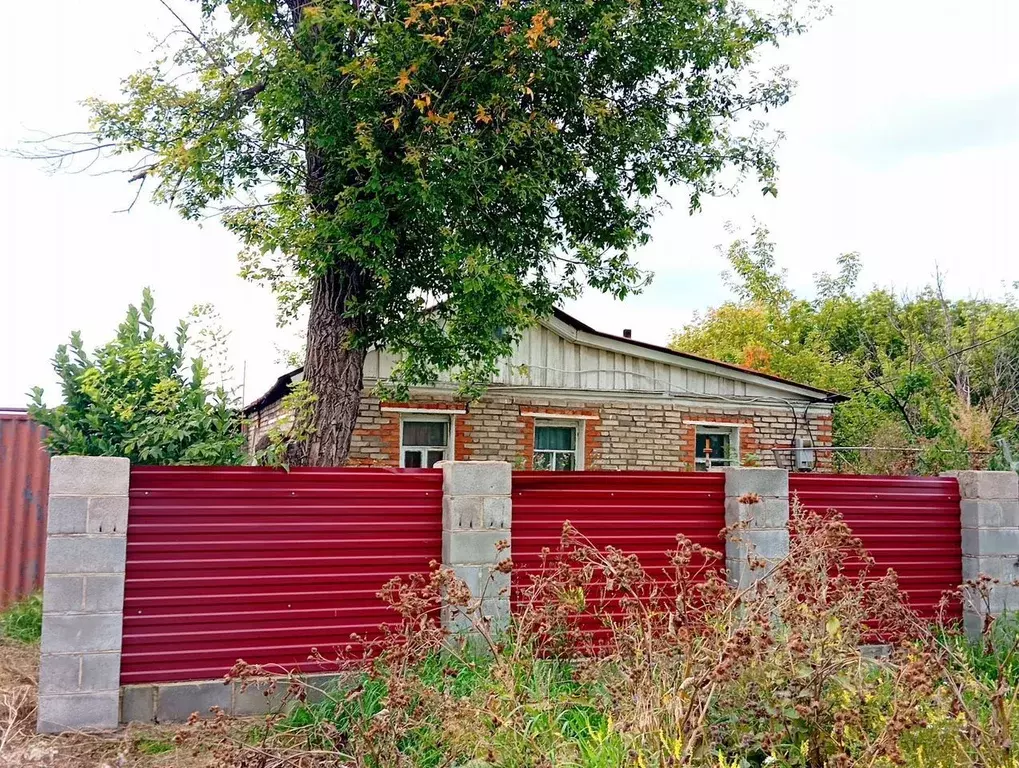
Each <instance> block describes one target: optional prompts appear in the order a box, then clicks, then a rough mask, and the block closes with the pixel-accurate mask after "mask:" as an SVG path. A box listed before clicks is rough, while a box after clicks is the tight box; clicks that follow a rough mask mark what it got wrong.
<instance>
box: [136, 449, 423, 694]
mask: <svg viewBox="0 0 1019 768" xmlns="http://www.w3.org/2000/svg"><path fill="white" fill-rule="evenodd" d="M130 495H131V509H130V517H129V521H128V531H127V573H126V585H125V596H124V641H123V658H122V662H121V683H122V684H124V685H127V684H131V683H143V682H173V681H177V680H199V679H210V678H216V677H220V676H222V675H223V674H224V673H225V672H226V671H227V670H228V669H229V668H230V667H231V666H232V665H233V664H234V662H235V661H237V660H238V659H244V660H245V661H247V662H249V663H258V664H272V665H281V666H282V667H285V668H287V669H295V668H299V669H302V670H304V671H321V670H323V669H324V667H323V666H322V665H320V664H318V663H316V662H313V661H310V660H309V659H308V656H309V654H310V653H311V651H312V649H313V648H317V649H318V651H319V652H321V653H322V654H323V655H324V656H326V657H327V658H328V657H330V656H332V657H335V656H336V654H337V649H340V650H342V649H344V648H346V647H347V645H348V644H349V642H350V636H351V634H352V633H358V634H360V635H362V636H364V637H365V638H366V639H368V638H372V637H376V636H377V635H378V626H379V625H380V624H381V623H383V622H387V621H392V620H395V619H396V615H395V614H394V613H393V612H392V611H391V610H390V609H389V608H388V607H387V606H386V605H385V604H384V603H383V602H382V601H381V600H380V599H379V598H378V597H377V593H378V591H379V589H380V587H382V585H383V584H384V583H385V582H386V581H388V580H389V579H391V578H392V577H393V576H401V575H408V574H411V573H417V572H424V571H427V570H429V563H430V562H431V561H432V560H439V559H440V558H441V554H442V552H441V550H442V473H441V472H440V471H438V470H390V469H295V470H293V471H291V472H289V473H287V472H283V471H277V470H272V469H266V468H258V467H243V468H189V467H168V468H167V467H135V468H132V471H131V490H130ZM360 649H361V646H360V645H359V644H353V645H352V646H351V649H350V652H352V653H359V652H360Z"/></svg>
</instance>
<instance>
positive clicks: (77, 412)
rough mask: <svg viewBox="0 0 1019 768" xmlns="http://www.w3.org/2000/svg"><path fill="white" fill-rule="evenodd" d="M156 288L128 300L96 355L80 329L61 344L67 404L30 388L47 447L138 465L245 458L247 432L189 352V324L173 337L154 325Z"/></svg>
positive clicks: (58, 366) (56, 363)
mask: <svg viewBox="0 0 1019 768" xmlns="http://www.w3.org/2000/svg"><path fill="white" fill-rule="evenodd" d="M153 312H154V303H153V300H152V293H151V292H150V291H149V289H147V288H146V289H145V291H144V293H143V297H142V304H141V309H140V310H139V309H138V308H137V307H135V306H133V305H132V306H130V307H128V310H127V317H126V318H125V319H124V322H123V323H121V324H120V326H119V327H118V328H117V336H116V338H115V339H114V340H113V341H111V342H109V343H108V344H105V345H103V346H101V347H99V348H97V349H96V350H95V351H93V352H92V353H91V354H89V353H88V352H87V351H86V350H85V347H84V344H83V342H82V340H81V336H80V335H79V334H78V333H77V332H74V333H73V334H71V343H70V346H69V347H68V345H67V344H61V345H60V346H59V347H58V348H57V353H56V356H55V357H54V359H53V369H54V370H55V371H56V372H57V375H58V376H59V378H60V382H61V391H62V395H63V403H61V404H60V405H58V406H56V407H54V408H48V407H46V406H45V405H44V404H43V391H42V390H41V389H40V388H39V387H36V388H35V389H34V390H33V391H32V402H31V403H30V405H29V413H30V415H31V416H32V418H33V419H35V420H36V421H37V422H38V423H40V424H42V425H43V426H45V427H46V428H47V430H48V432H47V436H46V447H47V449H48V450H49V451H50V453H53V454H58V455H63V454H69V455H76V456H126V457H127V458H129V459H131V462H132V463H133V464H162V465H167V464H242V463H243V462H244V461H245V452H244V446H245V437H244V435H243V434H242V432H241V420H240V417H239V415H238V414H237V413H236V411H235V410H234V409H233V408H231V407H230V405H229V403H228V397H227V395H226V393H225V392H224V391H223V390H222V389H221V388H220V389H215V390H213V389H212V388H211V387H210V386H208V383H207V379H208V371H207V369H206V367H205V364H204V363H203V361H202V358H201V357H195V358H193V359H190V360H189V359H188V355H187V354H186V349H187V347H188V326H187V324H186V323H185V322H183V321H181V323H180V324H179V325H178V328H177V335H176V339H175V342H174V343H172V344H171V343H170V342H168V341H167V340H166V339H165V338H164V337H163V336H161V335H159V334H157V333H156V332H155V327H154V326H153Z"/></svg>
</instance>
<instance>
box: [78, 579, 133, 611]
mask: <svg viewBox="0 0 1019 768" xmlns="http://www.w3.org/2000/svg"><path fill="white" fill-rule="evenodd" d="M84 578H85V610H86V611H90V612H93V613H121V612H122V611H123V610H124V577H123V576H122V575H117V574H114V575H111V576H107V575H105V574H103V575H93V574H90V575H88V576H85V577H84Z"/></svg>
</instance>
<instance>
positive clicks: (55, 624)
mask: <svg viewBox="0 0 1019 768" xmlns="http://www.w3.org/2000/svg"><path fill="white" fill-rule="evenodd" d="M122 624H123V617H122V616H121V615H120V614H107V613H102V614H87V613H79V614H70V615H67V616H60V615H57V614H46V615H44V616H43V617H42V652H43V653H44V654H47V653H95V652H98V651H119V650H120V644H121V639H122Z"/></svg>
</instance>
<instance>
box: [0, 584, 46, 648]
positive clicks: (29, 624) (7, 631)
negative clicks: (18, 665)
mask: <svg viewBox="0 0 1019 768" xmlns="http://www.w3.org/2000/svg"><path fill="white" fill-rule="evenodd" d="M0 637H5V638H9V639H11V640H16V641H17V642H19V643H37V642H39V639H40V638H41V637H42V595H41V594H39V593H36V594H34V595H32V596H30V597H27V598H25V599H24V600H22V601H20V602H17V603H15V604H14V605H12V606H10V607H9V608H7V609H6V610H5V611H4V612H3V613H0Z"/></svg>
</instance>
